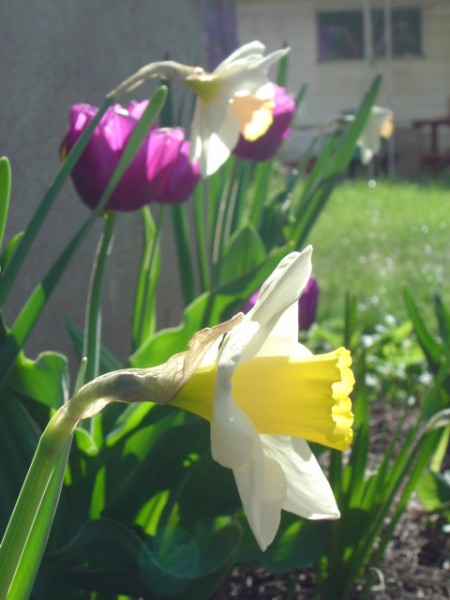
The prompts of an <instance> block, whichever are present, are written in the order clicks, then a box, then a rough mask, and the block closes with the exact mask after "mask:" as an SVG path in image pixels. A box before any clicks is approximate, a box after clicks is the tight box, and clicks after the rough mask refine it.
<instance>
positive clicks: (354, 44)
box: [317, 10, 363, 61]
mask: <svg viewBox="0 0 450 600" xmlns="http://www.w3.org/2000/svg"><path fill="white" fill-rule="evenodd" d="M317 37H318V55H319V60H320V61H327V60H340V59H351V58H362V57H363V24H362V13H361V11H356V10H347V11H339V12H319V13H318V19H317Z"/></svg>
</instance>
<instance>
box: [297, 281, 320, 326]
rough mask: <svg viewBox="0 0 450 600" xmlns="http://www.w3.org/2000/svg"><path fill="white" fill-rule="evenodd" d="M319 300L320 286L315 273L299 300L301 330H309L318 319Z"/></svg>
mask: <svg viewBox="0 0 450 600" xmlns="http://www.w3.org/2000/svg"><path fill="white" fill-rule="evenodd" d="M318 302H319V286H318V285H317V280H316V278H315V277H314V275H311V277H310V278H309V280H308V283H307V284H306V287H305V289H304V290H303V294H302V295H301V296H300V300H299V301H298V321H299V329H300V331H307V330H308V329H309V328H310V327H311V325H312V324H313V323H314V321H315V320H316V311H317V304H318Z"/></svg>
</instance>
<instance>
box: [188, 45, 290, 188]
mask: <svg viewBox="0 0 450 600" xmlns="http://www.w3.org/2000/svg"><path fill="white" fill-rule="evenodd" d="M264 52H265V46H264V45H263V44H261V43H260V42H252V43H250V44H246V45H245V46H242V47H241V48H238V49H237V50H236V51H235V52H233V54H231V56H229V57H228V58H226V59H225V60H224V61H223V62H222V63H220V65H219V66H218V67H217V68H216V69H215V70H214V72H213V73H203V72H200V73H196V74H194V75H192V76H190V77H188V78H187V79H186V85H188V86H189V87H190V88H191V89H193V90H194V91H195V92H196V94H197V95H198V99H197V104H196V109H195V117H194V123H193V126H192V130H191V143H192V146H193V148H192V149H191V158H192V159H200V171H201V173H202V175H203V176H204V177H205V176H208V175H212V174H213V173H214V172H215V171H216V170H217V169H218V168H219V167H220V166H221V165H222V164H223V163H224V162H225V160H226V159H227V157H228V156H229V155H230V154H231V152H232V151H233V149H234V147H235V146H236V144H237V142H238V140H239V135H240V133H242V134H243V135H244V136H245V137H246V139H258V138H259V137H261V135H264V133H265V132H266V131H267V128H268V127H269V126H270V124H271V123H272V119H273V108H274V106H272V104H273V103H272V102H271V98H272V96H270V97H267V98H266V96H262V95H261V94H263V93H264V94H267V93H269V92H268V89H269V88H267V83H269V79H268V69H269V67H270V65H271V64H272V63H274V62H275V61H277V60H280V58H282V56H284V55H285V54H286V53H287V52H289V49H288V48H285V49H283V50H278V51H276V52H272V53H271V54H269V55H268V56H264ZM240 95H243V96H247V97H248V99H249V103H250V107H251V108H252V107H254V99H255V98H258V99H259V101H260V102H259V112H258V111H256V110H249V107H248V106H246V111H244V109H243V107H242V106H241V110H240V111H239V114H240V116H241V117H242V115H243V114H244V112H245V114H246V115H248V118H249V121H246V122H245V123H241V122H238V119H237V117H236V114H235V113H236V106H233V100H234V98H235V97H236V96H240ZM263 100H267V103H266V104H267V105H265V104H264V103H263V102H262V101H263ZM269 101H270V102H269ZM252 102H253V103H252ZM247 104H248V103H247ZM263 108H264V110H263ZM257 112H258V115H257V118H255V115H256V114H257ZM267 113H269V114H267ZM200 121H205V123H200ZM205 155H206V156H205Z"/></svg>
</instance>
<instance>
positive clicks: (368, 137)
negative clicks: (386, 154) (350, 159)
mask: <svg viewBox="0 0 450 600" xmlns="http://www.w3.org/2000/svg"><path fill="white" fill-rule="evenodd" d="M393 132H394V113H393V112H392V110H390V109H389V108H384V107H382V106H372V110H371V113H370V115H369V118H368V120H367V123H366V126H365V128H364V131H363V132H362V134H361V137H360V138H359V140H358V146H359V148H360V150H361V162H362V163H363V165H367V164H368V163H369V162H370V161H371V160H372V157H373V155H374V154H378V152H379V151H380V149H381V138H384V139H388V138H390V137H391V135H392V133H393Z"/></svg>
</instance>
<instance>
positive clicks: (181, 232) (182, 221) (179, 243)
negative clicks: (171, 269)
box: [171, 204, 196, 306]
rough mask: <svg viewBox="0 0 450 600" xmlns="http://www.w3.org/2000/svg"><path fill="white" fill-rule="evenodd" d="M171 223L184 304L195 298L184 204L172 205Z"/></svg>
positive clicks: (186, 304)
mask: <svg viewBox="0 0 450 600" xmlns="http://www.w3.org/2000/svg"><path fill="white" fill-rule="evenodd" d="M171 212H172V223H173V228H174V232H175V245H176V250H177V256H178V266H179V271H180V278H181V288H182V292H183V299H184V306H188V305H189V304H190V303H191V302H193V301H194V300H195V296H196V294H195V278H194V269H193V267H192V256H191V250H190V247H189V224H188V219H187V214H186V207H185V205H184V204H180V205H178V206H172V211H171Z"/></svg>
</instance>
